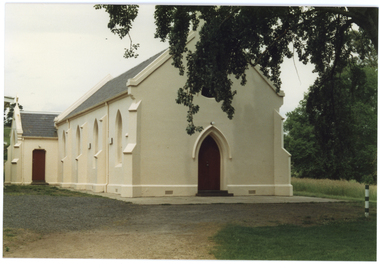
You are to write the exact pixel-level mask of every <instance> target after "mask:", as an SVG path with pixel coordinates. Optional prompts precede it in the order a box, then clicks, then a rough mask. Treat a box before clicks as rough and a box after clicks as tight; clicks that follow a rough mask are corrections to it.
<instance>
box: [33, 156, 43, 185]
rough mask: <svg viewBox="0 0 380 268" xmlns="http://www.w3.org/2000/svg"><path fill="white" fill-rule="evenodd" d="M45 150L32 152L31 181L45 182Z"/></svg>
mask: <svg viewBox="0 0 380 268" xmlns="http://www.w3.org/2000/svg"><path fill="white" fill-rule="evenodd" d="M45 153H46V152H45V150H34V151H33V166H32V181H35V182H44V181H45Z"/></svg>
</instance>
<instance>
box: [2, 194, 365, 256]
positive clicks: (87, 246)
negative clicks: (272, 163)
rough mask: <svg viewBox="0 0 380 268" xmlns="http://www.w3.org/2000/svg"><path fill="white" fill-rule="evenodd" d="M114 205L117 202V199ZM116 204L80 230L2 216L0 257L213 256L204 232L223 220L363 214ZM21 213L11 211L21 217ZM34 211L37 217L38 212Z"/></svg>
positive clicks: (327, 206)
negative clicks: (36, 226) (23, 224)
mask: <svg viewBox="0 0 380 268" xmlns="http://www.w3.org/2000/svg"><path fill="white" fill-rule="evenodd" d="M97 202H100V203H99V206H98V207H94V209H95V208H97V209H99V208H101V207H106V206H104V204H103V205H102V206H100V205H101V200H100V201H99V200H97ZM108 202H109V201H108ZM115 202H116V201H115ZM114 204H115V206H117V205H118V204H119V203H117V202H116V203H114ZM108 205H109V204H108ZM121 205H123V209H124V212H121V213H120V210H118V214H117V215H116V214H115V215H114V216H112V208H113V206H111V207H110V206H107V207H106V208H107V209H108V210H107V213H109V215H110V216H108V217H107V219H109V222H102V224H99V225H93V226H90V227H89V228H87V229H83V230H62V231H56V230H55V229H52V230H53V231H51V232H50V231H48V230H49V229H48V228H49V226H50V225H51V228H53V226H57V224H58V225H59V224H60V223H59V221H62V220H64V219H62V220H59V219H58V218H57V217H56V216H54V215H50V218H51V217H53V216H54V217H53V218H54V221H51V223H50V221H49V218H46V219H45V224H46V226H45V227H44V228H45V229H44V231H41V230H30V229H27V228H21V229H20V228H15V227H16V225H17V224H16V223H12V221H9V222H8V221H6V220H5V224H4V229H5V230H7V229H8V231H9V232H12V231H13V232H16V231H18V234H16V235H15V236H9V237H8V236H7V235H4V248H5V247H8V248H9V251H8V252H6V251H4V257H6V258H14V257H16V258H101V259H103V258H107V259H214V257H213V255H211V254H210V251H211V250H212V248H213V247H214V246H215V245H214V243H213V241H212V239H210V237H212V236H213V235H214V234H215V233H216V232H217V231H218V230H219V229H220V228H222V227H223V226H224V225H225V224H241V225H247V226H268V225H271V226H273V225H278V224H297V225H303V226H305V225H311V224H322V223H325V222H329V221H336V220H351V219H354V218H357V217H361V216H362V215H363V213H364V212H363V208H362V207H361V206H358V205H352V204H347V203H311V204H214V205H167V206H165V205H160V206H141V205H128V206H126V205H125V204H121ZM89 209H91V207H90V208H89ZM75 211H76V210H75V208H74V209H73V210H72V211H70V215H73V214H75V213H76V212H75ZM25 213H26V212H24V213H19V214H15V215H18V216H17V217H21V216H20V215H24V214H25ZM41 213H43V210H42V211H41ZM81 214H83V213H81ZM81 214H80V213H78V214H75V215H74V216H73V218H74V217H75V218H76V219H77V220H81V221H82V222H85V221H88V220H92V221H96V219H97V218H96V217H95V218H92V219H89V218H81V217H88V216H86V215H81ZM120 214H121V215H120ZM12 215H13V214H12ZM35 216H37V217H36V218H40V217H43V215H42V214H41V216H39V215H35ZM5 217H6V215H5V216H4V218H5ZM12 217H16V216H12ZM66 218H67V217H66ZM54 222H55V225H54ZM94 224H95V222H94ZM12 225H13V226H12ZM65 225H68V224H65ZM83 225H85V224H83Z"/></svg>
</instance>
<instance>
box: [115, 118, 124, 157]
mask: <svg viewBox="0 0 380 268" xmlns="http://www.w3.org/2000/svg"><path fill="white" fill-rule="evenodd" d="M115 127H116V129H115V131H116V163H117V164H121V163H122V155H123V144H122V136H123V135H122V133H123V121H122V118H121V113H120V111H117V115H116V122H115Z"/></svg>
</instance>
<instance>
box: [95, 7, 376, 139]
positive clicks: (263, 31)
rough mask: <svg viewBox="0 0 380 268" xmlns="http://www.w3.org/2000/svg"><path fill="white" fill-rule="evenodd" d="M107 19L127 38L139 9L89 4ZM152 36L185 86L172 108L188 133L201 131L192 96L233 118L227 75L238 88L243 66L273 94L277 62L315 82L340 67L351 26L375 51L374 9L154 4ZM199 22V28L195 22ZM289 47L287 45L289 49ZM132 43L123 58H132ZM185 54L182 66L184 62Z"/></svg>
mask: <svg viewBox="0 0 380 268" xmlns="http://www.w3.org/2000/svg"><path fill="white" fill-rule="evenodd" d="M95 8H96V9H101V8H104V9H105V10H106V12H108V13H109V15H110V22H109V24H108V27H109V28H110V29H111V31H112V32H114V33H115V34H118V35H119V36H120V38H124V37H125V36H127V35H129V30H130V29H131V24H132V22H133V20H134V19H135V18H136V16H137V10H138V6H136V5H132V6H114V5H96V6H95ZM154 17H155V23H156V26H157V29H156V33H155V37H157V38H160V39H161V40H162V41H165V40H168V41H169V46H170V54H171V55H172V57H173V65H174V66H175V67H176V68H178V69H179V73H180V75H184V74H185V70H186V75H187V82H186V83H185V85H184V86H183V87H182V88H180V89H179V90H178V97H177V99H176V101H177V103H179V104H183V105H185V106H187V107H188V112H187V121H188V127H187V129H186V130H187V132H188V134H190V135H191V134H193V133H194V132H195V131H201V130H202V126H196V125H195V124H194V115H195V114H196V113H197V112H198V111H199V108H200V107H199V106H198V105H195V104H194V103H193V99H194V96H195V95H197V94H198V93H200V92H201V91H202V89H203V88H207V89H208V90H209V91H210V93H211V94H212V95H213V96H214V97H215V100H216V101H217V102H221V103H222V104H221V108H222V110H223V111H224V112H226V114H227V116H228V118H230V119H232V118H233V115H234V112H235V109H234V107H233V106H232V100H233V97H234V95H235V94H237V92H236V91H233V90H232V89H231V85H232V81H231V77H236V78H237V79H238V80H240V83H241V84H242V85H245V83H246V76H245V71H246V70H247V69H248V67H249V66H256V65H257V66H260V69H261V71H262V72H263V73H264V75H265V76H266V77H267V78H268V79H269V80H271V81H272V82H273V83H274V85H275V87H276V88H277V90H280V87H281V80H280V73H281V71H280V65H281V63H282V62H283V58H284V57H287V58H290V57H293V56H294V54H295V53H296V54H298V58H299V60H300V61H302V62H303V63H305V64H306V63H308V62H311V63H312V64H314V65H315V70H314V71H315V72H317V73H318V75H319V80H318V81H317V82H318V85H320V84H323V83H324V82H326V81H328V79H329V78H331V77H333V76H334V75H335V74H336V73H339V72H341V71H342V70H343V68H344V66H345V65H346V63H347V60H348V59H349V57H350V55H352V54H353V53H360V52H361V51H360V50H359V49H356V50H354V49H353V47H352V46H351V45H349V44H350V42H351V39H350V34H351V31H352V27H353V26H355V25H356V26H358V27H359V29H361V30H362V31H363V39H365V40H366V42H367V43H371V44H373V45H374V47H375V48H376V52H377V47H378V8H371V7H365V8H360V7H307V8H305V7H272V6H271V7H259V6H156V11H155V14H154ZM201 21H202V23H200V22H201ZM197 29H198V30H199V35H200V40H199V42H198V43H197V44H196V49H195V51H190V50H188V49H187V47H186V40H187V36H188V33H189V31H190V30H197ZM291 44H293V46H291ZM136 49H137V45H135V44H133V42H132V41H131V45H130V48H129V49H127V50H126V53H125V56H126V57H131V56H136V54H135V50H136ZM184 57H186V62H187V63H186V64H187V68H186V69H185V66H184V63H183V59H184Z"/></svg>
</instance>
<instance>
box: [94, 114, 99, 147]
mask: <svg viewBox="0 0 380 268" xmlns="http://www.w3.org/2000/svg"><path fill="white" fill-rule="evenodd" d="M93 135H94V136H93V143H94V154H96V153H97V152H98V151H99V126H98V120H96V119H95V122H94V131H93Z"/></svg>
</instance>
